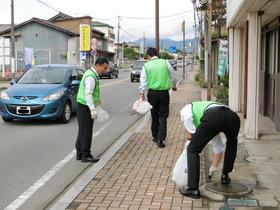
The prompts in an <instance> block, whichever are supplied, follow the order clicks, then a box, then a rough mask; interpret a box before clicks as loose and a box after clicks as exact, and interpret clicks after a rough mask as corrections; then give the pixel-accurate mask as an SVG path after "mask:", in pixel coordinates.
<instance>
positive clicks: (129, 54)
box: [124, 47, 137, 59]
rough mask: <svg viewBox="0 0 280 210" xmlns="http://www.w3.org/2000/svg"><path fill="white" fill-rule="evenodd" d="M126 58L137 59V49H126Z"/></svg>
mask: <svg viewBox="0 0 280 210" xmlns="http://www.w3.org/2000/svg"><path fill="white" fill-rule="evenodd" d="M124 57H126V58H129V59H136V58H137V53H136V51H135V49H133V48H130V47H126V48H124Z"/></svg>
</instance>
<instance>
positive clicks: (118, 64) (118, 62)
mask: <svg viewBox="0 0 280 210" xmlns="http://www.w3.org/2000/svg"><path fill="white" fill-rule="evenodd" d="M117 42H118V43H117V66H118V67H119V66H120V58H119V55H120V54H119V45H120V16H118V40H117Z"/></svg>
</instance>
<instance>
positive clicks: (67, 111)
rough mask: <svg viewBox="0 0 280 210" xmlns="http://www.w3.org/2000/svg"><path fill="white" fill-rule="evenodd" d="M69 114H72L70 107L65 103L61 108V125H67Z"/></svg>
mask: <svg viewBox="0 0 280 210" xmlns="http://www.w3.org/2000/svg"><path fill="white" fill-rule="evenodd" d="M71 112H72V109H71V105H70V103H69V102H66V104H65V105H64V107H63V111H62V115H61V117H60V119H59V121H60V122H62V123H68V122H69V121H70V118H71Z"/></svg>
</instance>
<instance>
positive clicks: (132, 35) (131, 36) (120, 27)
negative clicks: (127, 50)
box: [120, 26, 139, 39]
mask: <svg viewBox="0 0 280 210" xmlns="http://www.w3.org/2000/svg"><path fill="white" fill-rule="evenodd" d="M120 29H121V30H122V31H123V32H125V33H126V34H128V35H129V36H131V37H133V38H135V39H139V37H136V36H134V35H132V34H131V33H129V32H127V31H126V30H124V28H123V27H121V26H120Z"/></svg>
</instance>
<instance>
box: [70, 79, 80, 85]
mask: <svg viewBox="0 0 280 210" xmlns="http://www.w3.org/2000/svg"><path fill="white" fill-rule="evenodd" d="M79 85H80V81H79V80H73V81H72V82H71V86H79Z"/></svg>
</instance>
